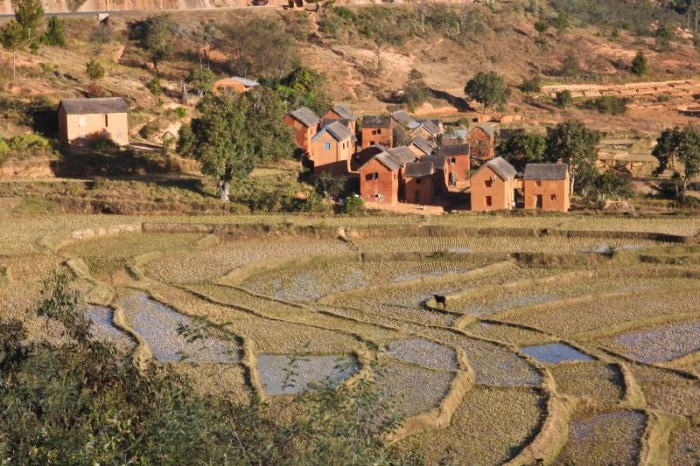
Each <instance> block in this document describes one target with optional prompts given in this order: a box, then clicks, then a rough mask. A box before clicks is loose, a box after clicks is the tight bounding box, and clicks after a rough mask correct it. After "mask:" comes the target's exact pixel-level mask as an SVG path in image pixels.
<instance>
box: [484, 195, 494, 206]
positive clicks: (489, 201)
mask: <svg viewBox="0 0 700 466" xmlns="http://www.w3.org/2000/svg"><path fill="white" fill-rule="evenodd" d="M485 201H486V207H492V206H493V198H492V197H491V196H486V198H485Z"/></svg>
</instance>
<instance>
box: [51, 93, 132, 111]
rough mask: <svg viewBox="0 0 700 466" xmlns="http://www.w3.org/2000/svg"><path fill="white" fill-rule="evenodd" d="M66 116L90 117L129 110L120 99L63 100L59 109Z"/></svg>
mask: <svg viewBox="0 0 700 466" xmlns="http://www.w3.org/2000/svg"><path fill="white" fill-rule="evenodd" d="M61 106H62V107H63V108H64V109H65V111H66V113H67V114H68V115H90V114H95V113H127V112H128V111H129V109H128V108H127V106H126V102H124V99H122V98H121V97H99V98H94V99H63V100H61V103H60V104H59V107H61Z"/></svg>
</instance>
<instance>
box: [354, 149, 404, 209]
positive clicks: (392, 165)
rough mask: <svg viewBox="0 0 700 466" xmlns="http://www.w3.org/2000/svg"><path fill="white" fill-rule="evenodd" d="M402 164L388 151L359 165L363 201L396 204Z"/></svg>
mask: <svg viewBox="0 0 700 466" xmlns="http://www.w3.org/2000/svg"><path fill="white" fill-rule="evenodd" d="M402 167H403V164H402V163H401V161H399V160H398V159H396V158H395V157H394V156H393V155H391V154H390V153H388V152H382V153H380V154H377V155H375V156H374V157H372V159H371V160H370V161H369V162H367V163H365V164H364V165H362V166H361V167H360V196H361V197H362V199H363V200H364V201H365V202H377V203H381V204H389V205H392V204H396V203H397V202H398V201H399V197H398V196H399V173H400V171H401V168H402Z"/></svg>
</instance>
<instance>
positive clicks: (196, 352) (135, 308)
mask: <svg viewBox="0 0 700 466" xmlns="http://www.w3.org/2000/svg"><path fill="white" fill-rule="evenodd" d="M117 304H118V305H119V306H120V307H121V308H122V309H123V310H124V313H125V314H126V317H127V320H128V322H129V324H130V326H131V327H132V328H133V329H134V331H135V332H136V333H137V334H138V335H139V336H140V337H141V338H143V339H144V340H145V341H146V344H147V345H148V346H149V348H150V349H151V351H152V352H153V356H154V357H155V358H156V359H157V360H158V361H160V362H176V361H181V360H188V361H191V362H235V361H238V359H239V354H238V353H239V349H238V347H237V346H236V345H235V344H234V343H232V342H230V341H220V340H215V339H206V340H199V341H195V342H189V341H187V339H186V338H185V337H184V336H183V335H181V334H180V333H179V332H178V330H179V329H180V328H181V327H184V326H187V325H191V324H192V323H193V322H192V321H191V320H190V319H188V318H187V317H186V316H184V315H182V314H178V313H177V312H175V311H173V310H172V309H170V308H169V307H167V306H165V305H164V304H161V303H159V302H157V301H154V300H153V299H151V298H150V297H149V296H148V295H146V294H143V293H127V294H124V295H123V296H121V297H120V299H119V300H118V301H117Z"/></svg>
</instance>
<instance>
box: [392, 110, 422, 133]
mask: <svg viewBox="0 0 700 466" xmlns="http://www.w3.org/2000/svg"><path fill="white" fill-rule="evenodd" d="M391 117H392V118H393V119H394V120H396V122H397V123H398V124H400V125H401V126H404V127H406V128H408V129H417V128H419V127H420V123H419V122H417V121H416V120H415V119H414V118H413V117H412V116H411V115H409V114H408V113H407V112H405V111H403V110H398V111H396V112H394V113H392V114H391Z"/></svg>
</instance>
